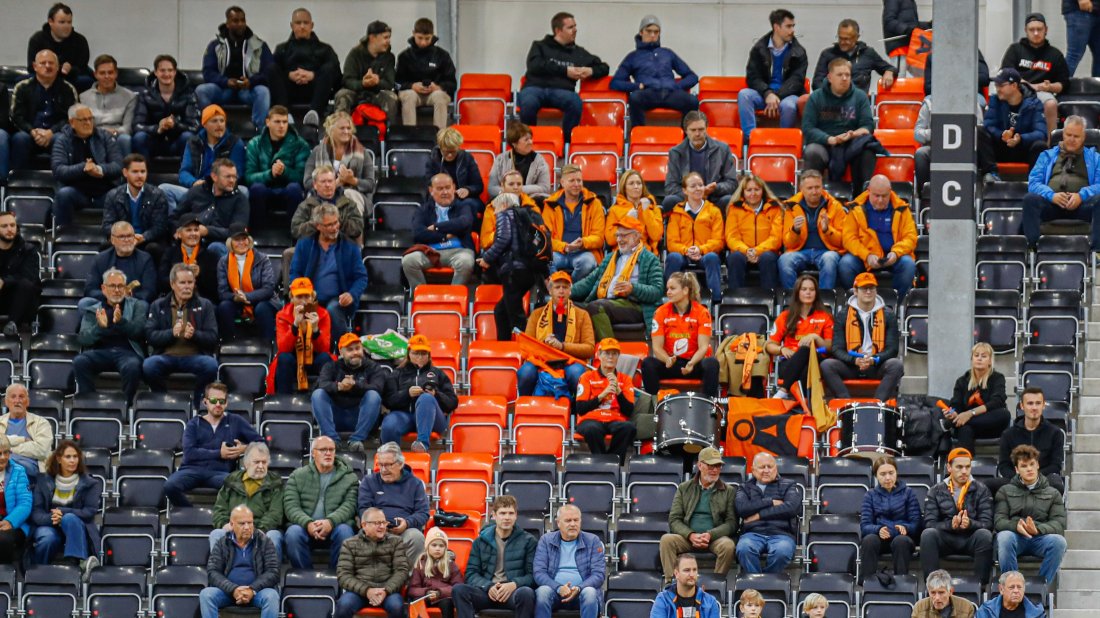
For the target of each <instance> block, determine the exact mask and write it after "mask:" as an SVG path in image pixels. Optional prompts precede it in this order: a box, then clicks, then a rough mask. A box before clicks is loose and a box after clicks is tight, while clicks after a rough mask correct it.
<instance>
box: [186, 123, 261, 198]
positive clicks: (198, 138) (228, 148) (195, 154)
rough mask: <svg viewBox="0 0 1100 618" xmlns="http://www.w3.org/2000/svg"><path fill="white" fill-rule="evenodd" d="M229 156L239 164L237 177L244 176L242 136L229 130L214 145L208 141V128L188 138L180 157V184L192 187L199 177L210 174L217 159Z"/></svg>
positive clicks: (187, 187) (234, 163)
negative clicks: (211, 167)
mask: <svg viewBox="0 0 1100 618" xmlns="http://www.w3.org/2000/svg"><path fill="white" fill-rule="evenodd" d="M222 157H226V158H228V159H229V160H230V161H232V162H233V165H235V166H237V177H238V178H244V173H245V149H244V142H243V141H242V140H241V138H239V137H237V136H236V135H233V134H232V133H230V132H229V131H226V132H225V135H223V136H222V138H221V139H220V140H218V143H217V144H214V145H213V146H211V145H210V143H209V142H207V141H206V129H199V132H198V133H196V134H195V135H194V137H192V138H191V139H189V140H187V145H185V146H184V147H183V156H182V157H181V158H180V185H181V186H183V187H184V188H185V189H189V188H191V186H192V185H194V184H195V181H197V180H198V179H199V178H206V177H207V176H209V175H210V166H211V165H213V164H214V160H215V159H220V158H222Z"/></svg>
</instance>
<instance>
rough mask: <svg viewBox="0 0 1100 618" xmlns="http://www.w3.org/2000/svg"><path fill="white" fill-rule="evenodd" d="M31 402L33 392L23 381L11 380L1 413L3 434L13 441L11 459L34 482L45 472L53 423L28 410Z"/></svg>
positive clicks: (0, 425) (0, 430)
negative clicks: (4, 410)
mask: <svg viewBox="0 0 1100 618" xmlns="http://www.w3.org/2000/svg"><path fill="white" fill-rule="evenodd" d="M30 405H31V398H30V393H29V392H28V391H27V387H26V386H23V384H22V383H20V382H12V383H11V384H9V385H8V388H7V389H6V390H5V391H4V407H5V408H7V412H6V413H4V415H3V416H0V434H3V435H5V436H7V438H8V442H10V443H11V459H12V461H14V462H15V463H17V464H19V465H21V466H23V469H24V470H26V471H27V479H28V480H29V481H30V482H31V483H34V479H36V478H38V473H39V472H40V471H41V472H45V471H46V459H47V458H48V457H49V456H50V453H52V452H53V433H54V432H53V429H52V428H51V427H50V422H49V421H47V420H46V419H45V418H43V417H41V416H38V415H37V414H34V413H31V412H28V411H27V408H29V407H30Z"/></svg>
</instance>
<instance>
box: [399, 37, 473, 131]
mask: <svg viewBox="0 0 1100 618" xmlns="http://www.w3.org/2000/svg"><path fill="white" fill-rule="evenodd" d="M438 42H439V37H437V36H435V24H433V23H432V20H430V19H428V18H427V17H421V18H420V19H418V20H416V23H415V24H413V35H412V37H410V38H409V47H408V49H406V50H405V51H403V52H401V55H399V56H398V57H397V98H398V100H400V102H401V124H403V125H405V126H416V107H417V106H418V105H430V106H432V121H433V123H434V124H435V126H436V128H437V129H443V128H445V127H446V126H447V106H448V105H449V104H450V103H451V98H452V97H454V94H455V88H457V87H458V83H457V81H456V79H455V63H454V60H452V59H451V54H449V53H447V50H445V49H443V48H442V47H440V46H438V45H436V43H438Z"/></svg>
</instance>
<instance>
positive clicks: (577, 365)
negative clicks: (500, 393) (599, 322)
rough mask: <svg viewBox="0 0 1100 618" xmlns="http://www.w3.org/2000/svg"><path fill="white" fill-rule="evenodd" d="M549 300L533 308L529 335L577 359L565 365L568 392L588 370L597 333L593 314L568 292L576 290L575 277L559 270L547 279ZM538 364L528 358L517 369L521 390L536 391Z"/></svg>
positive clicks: (526, 394)
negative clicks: (575, 303) (593, 325)
mask: <svg viewBox="0 0 1100 618" xmlns="http://www.w3.org/2000/svg"><path fill="white" fill-rule="evenodd" d="M547 282H548V284H549V287H550V302H548V303H547V304H545V305H543V306H541V307H539V308H538V309H535V310H534V311H532V312H531V317H530V318H528V319H527V332H526V334H527V336H528V337H531V338H533V339H536V340H538V341H541V342H543V343H545V344H546V345H548V346H550V347H552V348H555V349H558V350H561V351H562V352H565V353H566V354H568V355H570V356H572V357H573V358H575V359H577V360H576V362H571V363H569V364H568V365H566V366H565V385H566V388H568V392H570V393H575V392H577V382H578V380H580V377H581V374H583V373H584V372H585V363H587V362H588V359H590V358H592V353H593V352H595V351H596V335H595V334H594V333H593V332H592V316H590V315H588V312H587V311H585V310H584V309H583V308H581V307H578V306H577V305H574V304H573V301H571V300H569V295H570V293H571V292H572V291H573V278H572V277H570V276H569V273H567V272H565V271H562V270H559V271H558V272H556V273H554V274H552V275H550V278H549V279H547ZM539 375H540V372H539V368H538V367H537V366H536V365H535V364H534V363H532V362H530V361H526V362H524V363H523V364H522V365H520V368H519V371H517V372H516V382H517V384H518V386H519V394H520V395H522V396H524V397H526V396H530V395H534V394H535V393H536V392H539V391H538V390H537V385H538V381H539Z"/></svg>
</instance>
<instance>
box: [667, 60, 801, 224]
mask: <svg viewBox="0 0 1100 618" xmlns="http://www.w3.org/2000/svg"><path fill="white" fill-rule="evenodd" d="M796 45H797V43H796ZM684 133H685V134H687V137H685V138H684V141H682V142H680V143H679V144H677V145H675V146H673V147H672V150H669V151H668V173H667V174H666V175H665V199H663V200H661V208H662V209H663V210H664V211H665V212H666V213H669V212H672V209H673V208H674V207H675V206H676V205H677V204H679V203H681V202H683V201H684V199H685V196H684V178H686V177H687V175H688V173H690V172H692V171H696V172H698V173H699V174H700V175H701V176H702V177H703V182H704V183H705V184H704V187H703V197H705V198H706V199H707V201H709V202H710V203H712V204H714V205H715V206H717V207H718V208H720V209H724V208H725V207H726V206H727V205H728V204H729V203H730V198H731V197H733V191H734V190H735V189H736V188H737V171H736V170H735V169H734V166H733V156H732V155H731V154H730V147H729V144H727V143H725V142H723V141H720V140H716V139H714V138H713V137H711V136H710V135H708V134H707V117H706V116H705V115H704V114H703V113H702V112H688V113H687V114H686V115H685V116H684ZM696 168H701V169H696Z"/></svg>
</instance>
